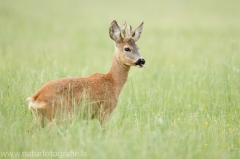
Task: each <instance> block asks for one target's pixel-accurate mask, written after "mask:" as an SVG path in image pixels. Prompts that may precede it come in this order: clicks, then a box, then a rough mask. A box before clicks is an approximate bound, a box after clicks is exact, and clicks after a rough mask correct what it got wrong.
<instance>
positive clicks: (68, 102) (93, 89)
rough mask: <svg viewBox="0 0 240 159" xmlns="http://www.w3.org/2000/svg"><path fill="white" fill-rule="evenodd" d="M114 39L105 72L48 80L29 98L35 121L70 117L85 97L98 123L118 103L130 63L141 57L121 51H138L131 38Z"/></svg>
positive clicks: (132, 64) (131, 64)
mask: <svg viewBox="0 0 240 159" xmlns="http://www.w3.org/2000/svg"><path fill="white" fill-rule="evenodd" d="M112 24H113V23H112ZM115 27H116V26H115ZM110 29H111V27H110ZM113 33H115V32H114V31H113ZM110 36H111V35H110ZM117 36H119V35H117ZM118 38H119V37H118ZM120 38H121V35H120ZM113 40H114V41H115V42H116V43H115V53H114V57H113V61H112V67H111V69H110V71H109V72H108V73H107V74H98V73H96V74H92V75H90V76H87V77H82V78H62V79H57V80H53V81H49V82H47V83H46V84H45V85H44V86H42V87H41V88H40V89H39V90H38V91H37V92H36V93H35V94H34V95H32V96H30V97H29V98H28V100H29V109H31V110H32V112H33V114H34V115H35V118H36V120H40V122H41V124H42V125H44V119H45V118H47V119H48V120H49V121H50V122H51V121H52V119H53V118H55V117H59V118H62V116H63V115H67V116H69V115H70V116H71V115H72V113H73V112H74V111H75V110H78V111H79V109H76V108H80V110H81V105H82V103H83V102H84V100H86V99H87V103H88V105H87V107H90V108H91V110H92V111H91V117H92V118H95V117H96V118H99V120H100V123H101V124H102V123H103V122H104V121H105V120H106V119H107V117H108V116H109V115H110V114H111V113H112V111H113V110H114V108H115V107H116V106H117V103H118V98H119V95H120V93H121V91H122V89H123V87H124V84H125V83H126V81H127V77H128V72H129V70H130V66H135V65H136V64H135V62H136V60H138V59H139V58H140V55H139V54H138V52H136V55H127V54H126V52H124V51H123V48H124V47H129V48H131V49H135V51H137V50H138V48H137V45H136V44H135V41H134V40H133V38H131V37H124V38H122V39H120V40H119V39H118V40H116V39H115V38H113ZM35 123H37V122H35Z"/></svg>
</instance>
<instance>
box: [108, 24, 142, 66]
mask: <svg viewBox="0 0 240 159" xmlns="http://www.w3.org/2000/svg"><path fill="white" fill-rule="evenodd" d="M142 28H143V23H141V25H140V26H139V27H138V28H137V29H135V30H134V31H132V27H131V26H130V25H128V24H127V23H126V22H125V23H124V24H123V27H120V26H119V24H118V23H117V21H115V20H114V21H113V22H112V23H111V26H110V28H109V36H110V37H111V39H113V40H114V41H115V53H116V54H117V58H118V60H119V61H120V62H121V63H123V64H124V65H127V66H137V67H140V68H141V67H145V60H144V59H143V58H142V57H141V55H140V54H139V52H138V46H137V45H136V41H137V40H138V39H139V38H140V35H141V32H142ZM126 30H127V31H126Z"/></svg>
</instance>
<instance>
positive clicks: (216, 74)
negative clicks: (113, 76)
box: [0, 0, 240, 159]
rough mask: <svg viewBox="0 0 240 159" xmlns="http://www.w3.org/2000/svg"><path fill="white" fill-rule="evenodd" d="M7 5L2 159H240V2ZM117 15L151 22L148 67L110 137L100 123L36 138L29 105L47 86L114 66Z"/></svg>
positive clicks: (0, 65)
mask: <svg viewBox="0 0 240 159" xmlns="http://www.w3.org/2000/svg"><path fill="white" fill-rule="evenodd" d="M0 4H1V5H0V130H1V135H0V143H1V146H0V151H1V154H0V155H2V152H29V153H30V152H32V151H33V152H36V153H37V152H43V151H47V152H48V153H49V152H50V151H52V152H55V153H57V152H58V153H59V156H56V155H55V157H52V158H58V157H60V153H61V152H62V153H63V152H70V151H71V150H72V151H74V152H78V153H80V154H81V153H82V152H83V153H82V155H84V153H85V152H86V153H87V156H86V157H84V156H82V158H101V159H105V158H132V159H141V158H163V159H164V158H166V159H175V158H176V159H203V158H211V159H221V158H222V159H228V158H236V159H237V158H239V157H240V126H239V125H240V29H239V28H240V21H239V19H240V10H239V6H240V2H239V1H237V0H230V1H222V0H220V1H217V0H213V1H207V0H203V1H197V0H195V1H190V0H183V1H178V0H171V1H159V0H155V1H144V0H139V1H135V2H134V1H115V2H114V1H110V0H109V1H89V2H88V1H77V0H73V1H58V0H53V1H30V0H26V1H21V2H20V1H13V0H0ZM114 19H116V20H118V21H119V22H121V23H123V21H124V20H127V22H128V23H130V24H132V26H133V27H134V28H136V27H137V26H138V25H140V23H141V22H142V21H144V22H145V24H144V28H143V33H142V36H141V38H140V40H139V42H138V46H139V47H140V53H141V55H142V56H143V57H144V58H145V59H146V61H147V63H146V64H147V68H146V69H138V68H132V69H131V70H130V74H129V79H128V82H127V85H126V87H125V89H124V91H123V93H122V94H121V96H120V102H119V104H118V106H117V108H116V109H115V111H114V113H113V114H112V115H111V118H110V119H109V121H108V122H107V124H106V125H107V130H106V132H105V134H103V133H102V132H101V128H100V125H99V123H98V122H97V120H93V121H90V122H89V124H88V126H86V124H84V122H83V121H78V120H74V122H73V124H71V125H70V126H69V127H68V128H61V127H58V126H57V125H54V126H53V128H52V129H47V128H45V129H42V128H41V127H40V126H38V127H36V128H35V129H34V130H33V132H32V133H27V132H26V129H27V127H28V126H30V125H31V123H32V121H33V117H32V114H31V113H30V111H29V110H28V108H27V102H26V101H25V99H26V98H27V97H28V96H29V95H31V94H33V93H34V92H35V91H36V90H38V89H39V88H40V87H41V86H42V85H43V84H44V83H46V82H47V81H49V80H52V79H57V78H62V77H77V76H85V75H89V74H92V73H95V72H99V73H106V72H107V71H108V70H109V69H110V65H111V60H112V56H113V52H114V46H113V42H112V41H111V39H110V38H109V35H108V28H109V26H110V23H111V22H112V20H114ZM161 120H162V121H163V122H161ZM45 155H47V154H45ZM41 156H42V157H43V155H41ZM42 157H39V158H42ZM0 158H32V157H31V156H30V154H29V157H27V156H21V157H16V156H12V157H10V156H8V157H7V156H5V157H4V156H1V157H0ZM45 158H50V157H46V156H45ZM63 158H67V157H66V156H65V157H63ZM68 158H77V157H73V156H70V157H68Z"/></svg>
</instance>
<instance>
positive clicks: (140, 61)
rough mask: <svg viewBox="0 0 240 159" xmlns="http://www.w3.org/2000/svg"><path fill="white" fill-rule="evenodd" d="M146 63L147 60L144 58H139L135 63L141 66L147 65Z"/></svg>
mask: <svg viewBox="0 0 240 159" xmlns="http://www.w3.org/2000/svg"><path fill="white" fill-rule="evenodd" d="M145 63H146V61H145V60H144V59H143V58H140V59H138V60H137V62H136V63H135V64H136V65H137V66H140V67H145Z"/></svg>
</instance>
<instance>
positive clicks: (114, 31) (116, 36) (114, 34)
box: [109, 20, 122, 42]
mask: <svg viewBox="0 0 240 159" xmlns="http://www.w3.org/2000/svg"><path fill="white" fill-rule="evenodd" d="M109 36H110V37H111V39H113V40H114V41H115V42H121V41H122V36H121V29H120V27H119V26H118V24H117V22H116V20H114V21H113V22H112V23H111V26H110V28H109Z"/></svg>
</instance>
